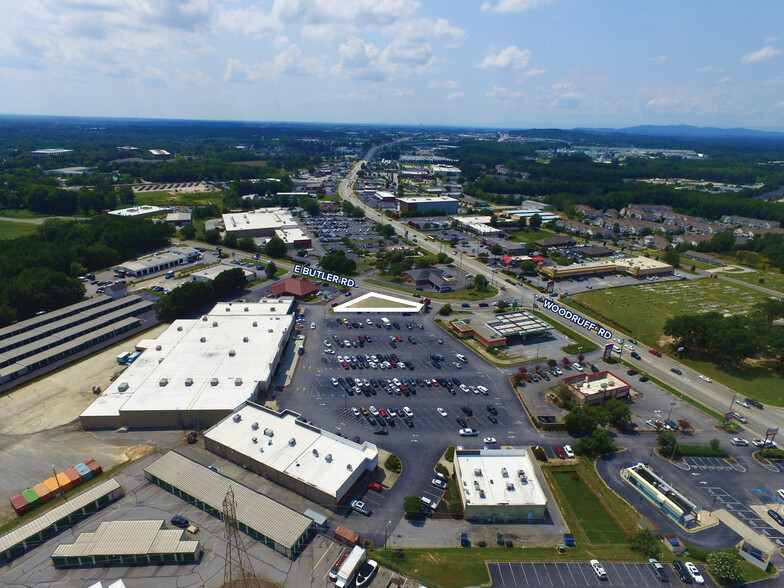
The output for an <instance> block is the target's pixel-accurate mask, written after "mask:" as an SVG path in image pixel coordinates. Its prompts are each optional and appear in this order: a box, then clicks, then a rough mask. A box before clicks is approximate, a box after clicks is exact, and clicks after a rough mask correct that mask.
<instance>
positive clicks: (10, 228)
mask: <svg viewBox="0 0 784 588" xmlns="http://www.w3.org/2000/svg"><path fill="white" fill-rule="evenodd" d="M37 232H38V225H34V224H32V223H17V222H13V221H4V220H0V240H2V239H16V238H17V237H26V236H27V235H34V234H35V233H37Z"/></svg>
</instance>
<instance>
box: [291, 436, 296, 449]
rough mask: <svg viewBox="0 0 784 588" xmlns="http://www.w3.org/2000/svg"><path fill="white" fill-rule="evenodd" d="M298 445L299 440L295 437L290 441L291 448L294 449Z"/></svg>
mask: <svg viewBox="0 0 784 588" xmlns="http://www.w3.org/2000/svg"><path fill="white" fill-rule="evenodd" d="M296 444H297V440H296V439H295V438H294V437H292V438H291V439H289V447H294V446H295V445H296Z"/></svg>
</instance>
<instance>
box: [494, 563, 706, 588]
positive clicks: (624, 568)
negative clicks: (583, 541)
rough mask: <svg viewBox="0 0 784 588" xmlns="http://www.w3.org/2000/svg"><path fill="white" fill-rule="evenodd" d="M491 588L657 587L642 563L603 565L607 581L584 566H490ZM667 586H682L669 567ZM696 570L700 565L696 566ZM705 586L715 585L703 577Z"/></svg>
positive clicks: (654, 579) (541, 564) (551, 564)
mask: <svg viewBox="0 0 784 588" xmlns="http://www.w3.org/2000/svg"><path fill="white" fill-rule="evenodd" d="M487 565H488V568H489V569H490V579H491V580H492V584H491V585H490V586H491V587H492V588H502V587H509V588H513V587H517V586H559V587H560V586H574V587H582V586H623V587H627V586H655V585H657V584H661V582H659V580H657V579H656V577H655V576H654V575H653V572H652V571H651V569H650V568H649V567H648V566H647V565H645V564H631V563H609V564H608V563H604V564H602V565H603V566H604V569H605V571H606V572H607V580H606V581H601V580H599V578H597V577H596V574H594V572H593V570H592V569H591V566H590V565H589V564H588V563H576V562H569V563H490V564H487ZM665 568H666V569H667V572H666V573H667V577H668V578H669V584H670V585H671V586H685V585H686V584H684V583H683V582H682V581H681V579H680V578H679V577H678V575H677V574H676V573H675V570H673V569H672V566H671V565H665ZM697 568H698V569H700V571H701V572H702V571H704V570H702V567H701V566H697ZM703 577H704V578H705V586H716V584H715V583H714V582H713V581H712V580H711V579H710V577H708V576H707V574H704V575H703Z"/></svg>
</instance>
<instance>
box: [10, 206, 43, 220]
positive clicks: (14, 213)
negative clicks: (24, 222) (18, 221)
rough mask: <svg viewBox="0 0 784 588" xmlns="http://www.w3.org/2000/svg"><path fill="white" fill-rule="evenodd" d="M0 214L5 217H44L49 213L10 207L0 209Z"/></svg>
mask: <svg viewBox="0 0 784 588" xmlns="http://www.w3.org/2000/svg"><path fill="white" fill-rule="evenodd" d="M0 216H4V217H6V218H45V217H47V216H49V215H47V214H38V213H37V212H33V211H32V210H26V209H22V210H16V209H12V208H6V209H0Z"/></svg>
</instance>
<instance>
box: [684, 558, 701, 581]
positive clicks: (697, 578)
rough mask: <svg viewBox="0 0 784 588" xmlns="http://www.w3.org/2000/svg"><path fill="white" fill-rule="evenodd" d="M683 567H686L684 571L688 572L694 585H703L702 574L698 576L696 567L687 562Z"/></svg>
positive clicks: (698, 572)
mask: <svg viewBox="0 0 784 588" xmlns="http://www.w3.org/2000/svg"><path fill="white" fill-rule="evenodd" d="M683 565H685V566H686V570H687V571H688V572H689V575H690V576H691V579H692V580H693V581H694V583H695V584H704V583H705V578H703V577H702V574H700V571H699V570H698V569H697V566H695V565H694V564H693V563H691V562H690V561H687V562H686V563H685V564H683Z"/></svg>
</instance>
